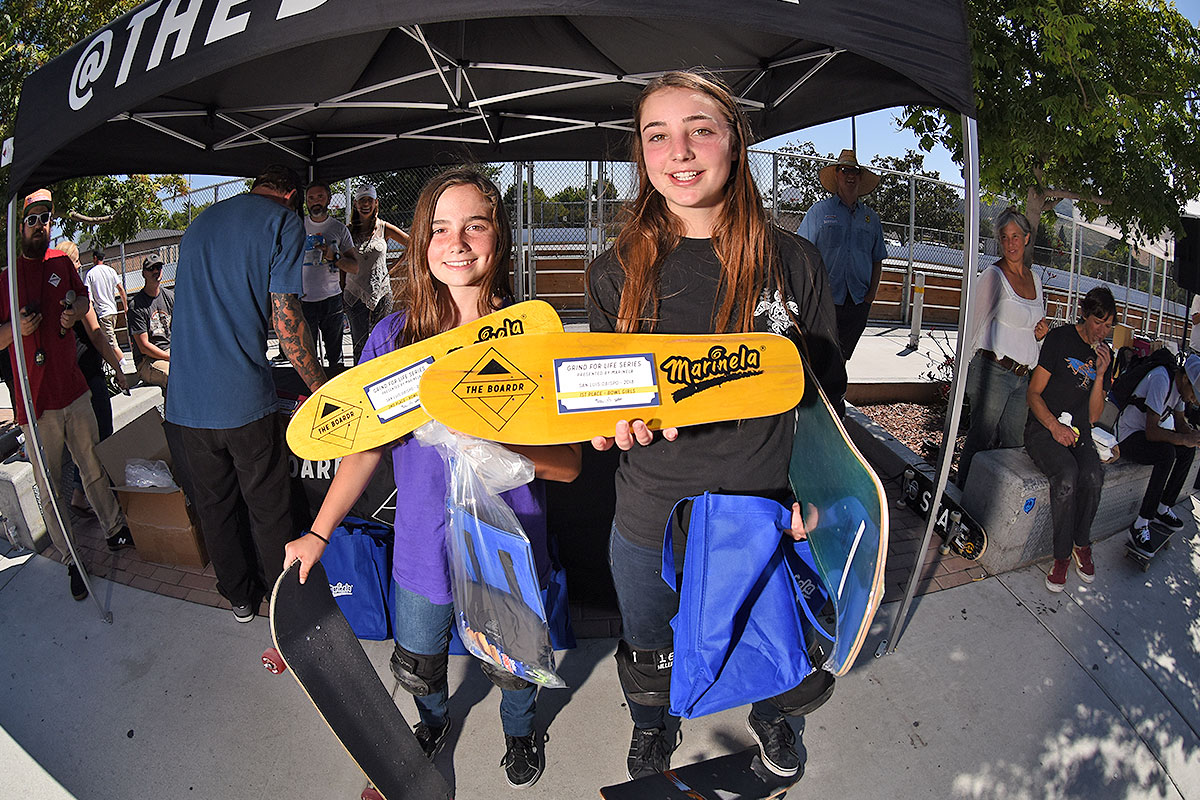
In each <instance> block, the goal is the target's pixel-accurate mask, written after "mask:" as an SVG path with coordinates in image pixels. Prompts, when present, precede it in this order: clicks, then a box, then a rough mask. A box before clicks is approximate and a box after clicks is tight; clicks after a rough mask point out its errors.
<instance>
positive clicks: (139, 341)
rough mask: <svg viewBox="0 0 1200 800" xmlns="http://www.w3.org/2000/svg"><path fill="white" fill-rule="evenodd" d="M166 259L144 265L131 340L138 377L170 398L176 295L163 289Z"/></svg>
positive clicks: (131, 311)
mask: <svg viewBox="0 0 1200 800" xmlns="http://www.w3.org/2000/svg"><path fill="white" fill-rule="evenodd" d="M162 270H163V262H162V259H161V258H159V257H158V256H157V255H152V256H147V257H146V258H145V259H144V260H143V261H142V278H143V279H144V280H145V282H146V283H145V286H143V287H142V289H141V290H140V291H138V293H137V294H135V295H134V296H133V299H131V300H130V301H129V340H130V341H131V342H132V343H133V363H134V365H135V366H136V367H137V374H138V377H139V378H141V379H142V380H143V381H145V382H146V383H148V384H150V385H151V386H157V387H159V388H160V389H162V390H163V396H164V397H166V394H167V376H168V375H169V374H170V372H171V311H172V310H173V309H174V307H175V293H174V292H172V291H171V290H170V289H168V288H166V287H165V286H163V285H162Z"/></svg>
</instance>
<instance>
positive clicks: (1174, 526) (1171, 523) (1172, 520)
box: [1154, 508, 1183, 531]
mask: <svg viewBox="0 0 1200 800" xmlns="http://www.w3.org/2000/svg"><path fill="white" fill-rule="evenodd" d="M1154 521H1155V522H1157V523H1158V524H1160V525H1162V526H1164V527H1167V528H1170V529H1171V530H1173V531H1177V530H1179V529H1181V528H1182V527H1183V520H1181V519H1180V518H1179V517H1177V516H1175V512H1174V511H1173V510H1171V509H1169V508H1168V509H1167V510H1166V511H1163V512H1160V513H1158V514H1155V515H1154Z"/></svg>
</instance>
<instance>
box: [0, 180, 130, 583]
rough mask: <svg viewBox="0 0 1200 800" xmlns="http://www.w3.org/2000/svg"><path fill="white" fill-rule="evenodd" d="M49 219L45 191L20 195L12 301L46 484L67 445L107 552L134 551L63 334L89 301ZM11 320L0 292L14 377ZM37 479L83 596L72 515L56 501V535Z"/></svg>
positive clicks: (3, 335) (20, 416) (1, 336)
mask: <svg viewBox="0 0 1200 800" xmlns="http://www.w3.org/2000/svg"><path fill="white" fill-rule="evenodd" d="M53 215H54V199H53V197H51V195H50V192H49V191H47V190H46V189H39V190H37V191H36V192H34V193H33V194H31V195H29V196H28V197H26V198H25V210H24V214H23V217H22V220H21V253H20V255H19V256H18V257H17V299H18V302H19V303H20V309H19V323H18V324H19V325H20V326H21V345H22V350H23V351H24V354H25V367H26V370H27V373H28V376H29V389H30V394H31V400H32V405H33V413H34V417H35V419H36V420H37V430H38V434H39V435H40V437H41V442H42V448H43V450H44V451H45V454H46V470H47V472H49V473H50V476H49V477H50V481H51V482H52V484H53V485H54V486H55V487H59V486H61V485H62V465H63V450H64V448H65V449H66V450H68V451H70V453H71V458H72V459H73V460H74V461H75V464H76V465H77V466H78V467H79V475H80V478H81V480H82V482H83V491H84V493H85V494H86V495H87V499H88V502H89V503H90V504H91V506H92V508H93V509H94V510H95V512H96V516H97V517H99V519H100V524H101V525H102V526H103V527H104V530H105V533H106V535H107V536H108V549H109V550H113V551H117V550H121V549H123V548H126V547H132V546H133V537H132V536H131V535H130V533H129V526H128V525H126V524H125V516H124V515H123V514H122V513H121V507H120V506H119V505H118V504H117V499H116V497H114V496H113V493H112V488H111V484H110V482H109V479H108V474H107V473H106V472H105V471H104V467H103V466H101V464H100V460H99V459H98V458H97V457H96V445H97V443H98V442H99V439H100V433H99V430H98V428H97V424H96V414H95V412H93V411H92V403H91V395H90V394H89V392H88V385H87V381H86V380H84V377H83V373H82V372H80V371H79V365H78V364H77V362H76V353H75V336H74V335H69V336H68V335H67V334H69V333H70V331H71V328H72V327H73V326H74V325H75V323H76V322H78V321H79V320H81V319H83V318H84V316H85V315H86V314H87V312H88V310H89V309H90V308H91V304H90V303H89V302H88V293H87V288H86V287H85V286H84V284H83V281H81V280H80V279H79V273H78V272H77V271H76V270H75V263H74V262H73V261H71V259H70V258H68V257H67V256H66V254H65V253H63V252H61V251H59V250H52V249H49V244H50V220H51V219H53ZM12 318H13V315H12V313H11V311H10V308H9V299H8V292H0V323H3V324H0V348H8V350H9V357H10V358H11V360H12V367H13V373H14V374H15V373H16V371H17V357H16V352H15V348H13V347H11V346H10V345H12V343H13V328H12V326H13V322H12ZM14 389H15V396H14V397H13V405H14V410H15V411H16V415H17V422H18V423H19V424H20V425H21V427H22V428H23V429H24V431H25V435H26V437H29V435H30V431H29V423H28V420H27V419H26V416H25V404H24V401H23V400H22V396H21V382H20V381H19V380H18V381H14ZM35 475H36V476H37V481H38V489H39V492H40V495H41V506H42V516H43V518H44V519H45V521H46V529H47V531H48V532H49V533H50V541H52V542H53V543H54V546H55V548H56V549H57V550H58V552H59V557H60V558H61V559H62V562H63V563H64V564H68V566H67V575H68V577H69V579H70V583H71V595H72V596H73V597H74V598H75V599H76V600H83V599H84V598H86V597H87V587H86V585H85V584H84V582H83V578H82V576H81V575H80V574H79V572H78V570H77V569H76V568H75V565H74V564H70V563H69V558H70V556H69V552H70V550H69V549H68V546H67V542H68V537H71V536H72V534H71V530H70V524H71V519H70V515H69V514H67V513H66V507H65V505H63V504H60V506H59V508H60V511H61V512H62V513H61V517H62V520H63V523H64V524H65V525H66V526H67V530H61V529H60V528H59V526H58V519H57V517H56V515H55V514H54V512H53V510H52V509H51V508H50V502H51V499H52V498H53V497H54V496H55V495H53V494H51V492H50V489H49V487H48V486H46V485H45V484H44V483H42V480H41V475H40V474H37V473H35Z"/></svg>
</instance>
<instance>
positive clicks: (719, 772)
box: [600, 747, 801, 800]
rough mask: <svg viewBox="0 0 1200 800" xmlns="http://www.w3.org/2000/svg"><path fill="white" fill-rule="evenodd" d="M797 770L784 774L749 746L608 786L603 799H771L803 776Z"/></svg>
mask: <svg viewBox="0 0 1200 800" xmlns="http://www.w3.org/2000/svg"><path fill="white" fill-rule="evenodd" d="M800 776H801V773H799V772H797V773H796V774H795V775H793V776H792V777H790V778H781V777H779V776H778V775H776V774H775V773H773V772H771V771H770V770H768V769H767V768H766V767H765V766H763V763H762V759H761V758H759V755H758V748H757V747H750V748H747V749H746V750H741V751H739V752H737V753H730V754H729V755H725V756H718V757H717V758H710V759H708V760H707V761H697V762H696V763H695V764H688V765H686V766H683V767H679V768H678V769H670V770H667V771H666V772H661V773H659V774H657V775H649V776H647V777H645V778H638V779H637V780H633V781H627V782H625V783H618V784H615V785H613V786H605V787H604V788H602V789H601V790H600V796H601V797H603V798H604V800H769V799H770V798H775V797H783V796H784V795H785V794H787V790H788V789H790V788H791V787H793V786H795V785H796V783H797V782H798V781H799V780H800Z"/></svg>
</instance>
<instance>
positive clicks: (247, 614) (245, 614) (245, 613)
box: [233, 605, 254, 622]
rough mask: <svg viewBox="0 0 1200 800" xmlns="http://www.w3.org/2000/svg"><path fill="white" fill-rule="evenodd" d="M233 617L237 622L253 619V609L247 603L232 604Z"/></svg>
mask: <svg viewBox="0 0 1200 800" xmlns="http://www.w3.org/2000/svg"><path fill="white" fill-rule="evenodd" d="M233 618H234V619H236V620H237V621H238V622H249V621H250V620H252V619H254V609H253V608H251V607H250V606H248V605H244V606H234V607H233Z"/></svg>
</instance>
